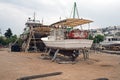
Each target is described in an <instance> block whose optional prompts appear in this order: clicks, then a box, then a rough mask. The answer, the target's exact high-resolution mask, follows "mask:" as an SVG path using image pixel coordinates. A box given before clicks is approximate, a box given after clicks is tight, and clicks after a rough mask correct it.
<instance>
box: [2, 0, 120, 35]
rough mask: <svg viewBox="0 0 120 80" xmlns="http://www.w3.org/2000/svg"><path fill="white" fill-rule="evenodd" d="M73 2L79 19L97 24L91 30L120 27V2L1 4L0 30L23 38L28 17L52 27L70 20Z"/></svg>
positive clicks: (9, 0) (5, 0) (27, 0)
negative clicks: (59, 22) (9, 30)
mask: <svg viewBox="0 0 120 80" xmlns="http://www.w3.org/2000/svg"><path fill="white" fill-rule="evenodd" d="M74 2H76V3H77V8H78V11H79V16H80V18H85V19H90V20H93V21H94V22H93V23H92V24H91V28H100V27H108V26H114V25H116V26H117V25H120V0H0V28H1V31H2V34H4V32H5V30H7V29H8V28H11V30H12V32H13V34H17V35H19V34H21V33H22V32H23V29H24V28H25V22H26V20H27V19H28V17H33V13H34V12H35V13H36V19H38V20H40V21H42V19H43V21H44V24H48V25H49V24H52V23H54V22H56V21H58V20H59V18H60V17H61V19H65V18H69V17H70V13H71V10H72V8H73V4H74Z"/></svg>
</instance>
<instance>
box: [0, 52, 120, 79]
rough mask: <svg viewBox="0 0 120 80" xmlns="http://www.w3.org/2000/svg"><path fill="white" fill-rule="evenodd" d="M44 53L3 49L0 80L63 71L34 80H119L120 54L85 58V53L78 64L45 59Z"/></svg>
mask: <svg viewBox="0 0 120 80" xmlns="http://www.w3.org/2000/svg"><path fill="white" fill-rule="evenodd" d="M40 55H41V53H19V52H8V51H7V50H0V80H16V79H18V78H21V77H25V76H32V75H41V74H46V73H52V72H62V74H61V75H57V76H50V77H44V78H36V79H32V80H95V79H97V78H108V79H109V80H120V55H115V54H114V55H113V54H106V53H98V54H97V53H91V54H90V59H89V60H87V61H84V60H83V59H82V55H80V57H78V58H77V61H78V62H77V63H76V64H58V63H56V62H52V61H51V60H43V59H41V58H40V57H41V56H40Z"/></svg>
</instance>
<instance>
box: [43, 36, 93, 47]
mask: <svg viewBox="0 0 120 80" xmlns="http://www.w3.org/2000/svg"><path fill="white" fill-rule="evenodd" d="M41 40H42V41H43V42H44V43H45V45H46V46H47V47H51V48H63V49H80V48H85V47H86V48H90V47H91V46H92V43H93V40H88V39H65V40H48V39H47V38H41Z"/></svg>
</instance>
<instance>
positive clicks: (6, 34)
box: [4, 28, 12, 38]
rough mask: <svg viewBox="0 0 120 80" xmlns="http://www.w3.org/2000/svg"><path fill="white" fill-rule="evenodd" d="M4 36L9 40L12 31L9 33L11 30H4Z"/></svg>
mask: <svg viewBox="0 0 120 80" xmlns="http://www.w3.org/2000/svg"><path fill="white" fill-rule="evenodd" d="M4 35H5V37H6V38H10V37H11V36H12V31H11V29H10V28H8V30H6V32H5V34H4Z"/></svg>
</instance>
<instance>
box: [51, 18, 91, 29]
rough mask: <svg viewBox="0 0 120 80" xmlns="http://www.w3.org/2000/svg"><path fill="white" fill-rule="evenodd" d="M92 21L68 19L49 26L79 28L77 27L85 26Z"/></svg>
mask: <svg viewBox="0 0 120 80" xmlns="http://www.w3.org/2000/svg"><path fill="white" fill-rule="evenodd" d="M91 22H93V21H91V20H87V19H82V18H81V19H77V18H68V19H64V20H61V21H58V22H56V23H53V24H51V26H59V25H61V26H66V27H67V26H69V27H75V26H79V25H83V24H87V23H91Z"/></svg>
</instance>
